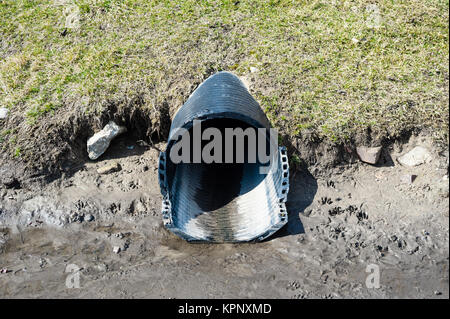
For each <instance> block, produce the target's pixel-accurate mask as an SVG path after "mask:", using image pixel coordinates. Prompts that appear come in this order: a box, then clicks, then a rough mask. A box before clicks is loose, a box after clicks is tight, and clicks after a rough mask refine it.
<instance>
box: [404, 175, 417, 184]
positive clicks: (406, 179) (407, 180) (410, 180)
mask: <svg viewBox="0 0 450 319" xmlns="http://www.w3.org/2000/svg"><path fill="white" fill-rule="evenodd" d="M416 177H417V175H413V174H406V175H403V176H402V177H401V181H402V183H405V184H412V183H414V181H415V180H416Z"/></svg>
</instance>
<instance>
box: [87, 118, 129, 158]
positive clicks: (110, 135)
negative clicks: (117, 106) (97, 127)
mask: <svg viewBox="0 0 450 319" xmlns="http://www.w3.org/2000/svg"><path fill="white" fill-rule="evenodd" d="M126 131H127V129H126V127H124V126H119V125H117V124H116V123H114V122H112V121H111V122H109V123H108V124H107V125H105V127H104V128H103V130H101V131H100V132H97V133H95V134H94V135H93V136H92V137H91V138H89V139H88V141H87V152H88V155H89V158H90V159H92V160H95V159H97V158H99V157H100V155H102V154H103V153H104V152H105V151H106V150H107V149H108V147H109V144H110V143H111V141H112V140H113V139H114V138H115V137H116V136H117V135H119V134H122V133H124V132H126Z"/></svg>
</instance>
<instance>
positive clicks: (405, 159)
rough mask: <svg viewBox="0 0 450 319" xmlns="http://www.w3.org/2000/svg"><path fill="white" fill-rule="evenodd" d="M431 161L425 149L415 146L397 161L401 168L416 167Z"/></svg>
mask: <svg viewBox="0 0 450 319" xmlns="http://www.w3.org/2000/svg"><path fill="white" fill-rule="evenodd" d="M430 160H431V154H430V152H428V150H427V149H426V148H425V147H422V146H416V147H414V148H413V149H412V150H410V151H409V152H407V153H406V154H404V155H402V156H400V157H399V158H398V159H397V161H398V162H399V163H400V164H401V165H403V166H409V167H413V166H418V165H421V164H424V163H428V162H429V161H430Z"/></svg>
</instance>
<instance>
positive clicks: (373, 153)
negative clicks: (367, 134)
mask: <svg viewBox="0 0 450 319" xmlns="http://www.w3.org/2000/svg"><path fill="white" fill-rule="evenodd" d="M381 150H382V147H381V146H378V147H365V146H358V147H357V148H356V153H357V154H358V156H359V158H360V160H361V161H363V162H364V163H368V164H376V163H377V162H378V160H379V159H380V154H381Z"/></svg>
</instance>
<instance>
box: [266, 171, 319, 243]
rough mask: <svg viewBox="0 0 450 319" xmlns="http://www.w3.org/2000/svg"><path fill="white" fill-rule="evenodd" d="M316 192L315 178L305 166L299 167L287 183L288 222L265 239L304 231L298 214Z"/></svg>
mask: <svg viewBox="0 0 450 319" xmlns="http://www.w3.org/2000/svg"><path fill="white" fill-rule="evenodd" d="M316 193H317V180H316V179H315V178H314V177H313V176H312V175H311V174H310V173H309V172H308V171H307V170H306V169H305V168H301V169H299V170H298V171H297V172H296V173H295V175H294V176H293V178H292V180H291V181H290V185H289V193H288V198H287V203H286V207H287V211H288V223H287V225H286V226H284V227H283V228H282V229H280V230H279V231H278V232H276V233H275V234H274V235H273V236H272V237H270V238H268V239H267V240H268V241H270V240H272V239H275V238H280V237H286V236H291V235H298V234H303V233H305V229H304V227H303V224H302V221H301V220H300V216H299V215H300V213H302V212H303V211H304V210H305V209H306V208H307V207H308V206H309V205H311V203H312V202H313V200H314V196H315V195H316Z"/></svg>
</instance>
